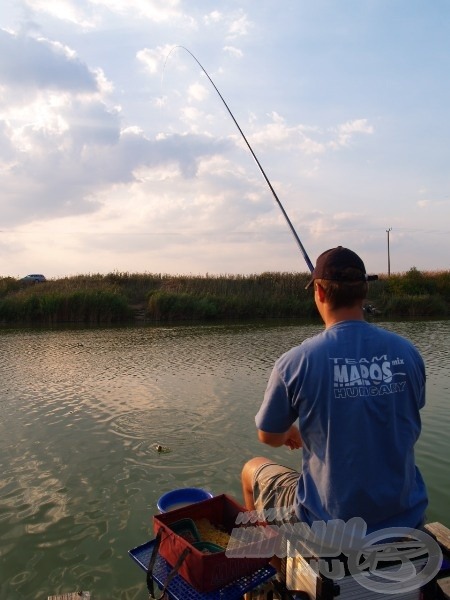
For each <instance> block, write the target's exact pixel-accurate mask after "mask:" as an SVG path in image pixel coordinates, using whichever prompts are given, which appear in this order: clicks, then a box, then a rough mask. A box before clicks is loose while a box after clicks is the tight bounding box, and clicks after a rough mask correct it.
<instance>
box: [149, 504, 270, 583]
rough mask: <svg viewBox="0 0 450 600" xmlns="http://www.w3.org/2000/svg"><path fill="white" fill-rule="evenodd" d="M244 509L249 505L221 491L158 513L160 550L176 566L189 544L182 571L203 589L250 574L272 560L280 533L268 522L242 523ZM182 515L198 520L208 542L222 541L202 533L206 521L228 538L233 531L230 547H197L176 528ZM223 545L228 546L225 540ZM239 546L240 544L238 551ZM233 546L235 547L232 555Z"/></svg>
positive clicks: (200, 531)
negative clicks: (204, 549)
mask: <svg viewBox="0 0 450 600" xmlns="http://www.w3.org/2000/svg"><path fill="white" fill-rule="evenodd" d="M243 513H248V511H247V509H246V508H245V507H243V506H242V505H241V504H239V503H238V502H237V501H236V500H235V499H234V498H232V497H231V496H228V495H227V494H221V495H219V496H214V497H213V498H211V499H208V500H203V501H200V502H196V503H195V504H191V505H188V506H184V507H182V508H179V509H176V510H173V511H169V512H167V513H163V514H159V515H154V517H153V526H154V532H155V535H158V533H161V543H160V547H159V554H160V555H161V556H162V557H163V558H164V559H165V560H166V561H167V562H168V563H169V565H171V566H172V567H173V566H174V565H175V563H176V562H177V560H178V558H179V557H180V555H181V553H182V552H183V551H184V550H185V549H186V548H189V552H188V554H187V556H186V557H185V559H184V561H183V562H182V564H181V566H180V568H179V571H178V573H179V574H180V575H181V576H182V577H183V579H185V580H186V581H187V582H188V583H189V584H190V585H191V586H192V587H193V588H194V589H196V590H197V591H199V592H210V591H213V590H216V589H219V588H222V587H224V586H225V585H227V584H228V583H231V582H233V581H236V580H237V579H240V578H241V577H242V576H245V575H250V574H251V573H254V572H255V571H257V570H258V569H260V568H261V567H263V566H265V565H267V564H268V563H269V561H270V559H271V557H272V555H271V554H270V552H271V549H272V548H273V547H274V546H273V541H274V540H273V538H274V536H275V537H277V533H276V532H275V531H273V530H272V529H271V528H270V527H268V526H267V525H266V523H261V522H257V523H242V521H244V522H245V519H242V514H243ZM182 519H192V520H193V521H194V523H195V525H196V527H197V529H198V531H199V533H200V536H201V541H204V542H210V543H215V544H218V540H217V539H216V538H214V539H205V538H204V537H202V523H203V525H205V523H209V524H210V525H211V528H210V532H218V534H225V536H222V537H225V538H227V537H228V536H230V534H232V533H233V536H232V537H231V545H230V544H228V546H227V547H228V551H226V548H224V550H223V551H222V552H208V553H204V552H202V551H201V550H199V549H198V548H196V547H194V546H193V545H192V543H190V542H189V541H188V540H187V539H185V538H184V537H182V536H180V535H179V534H178V533H176V532H175V531H174V529H173V528H172V525H174V528H175V529H177V527H176V524H177V522H179V521H181V520H182ZM242 527H245V528H246V529H245V532H243V531H242V529H241V528H242ZM236 528H239V530H237V529H236ZM203 529H204V528H203ZM236 532H237V533H236ZM239 533H241V534H242V533H243V535H239ZM219 537H220V535H219ZM219 545H221V546H222V547H224V544H223V543H221V544H219ZM236 547H238V550H237V551H236ZM230 550H232V552H231V556H230ZM233 552H234V554H235V555H234V556H233ZM227 554H228V556H227Z"/></svg>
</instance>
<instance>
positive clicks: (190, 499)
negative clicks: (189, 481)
mask: <svg viewBox="0 0 450 600" xmlns="http://www.w3.org/2000/svg"><path fill="white" fill-rule="evenodd" d="M212 497H213V495H212V494H211V492H207V491H206V490H203V489H202V488H192V487H189V488H179V489H176V490H172V491H170V492H166V493H165V494H163V495H162V496H161V498H160V499H159V500H158V502H157V504H156V506H157V507H158V510H159V512H160V513H166V512H168V511H169V510H175V509H177V508H181V507H183V506H187V505H188V504H194V503H195V502H201V501H202V500H209V499H210V498H212Z"/></svg>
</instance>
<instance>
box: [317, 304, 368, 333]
mask: <svg viewBox="0 0 450 600" xmlns="http://www.w3.org/2000/svg"><path fill="white" fill-rule="evenodd" d="M322 318H323V321H324V323H325V328H326V329H328V327H331V326H332V325H336V323H341V322H342V321H364V312H363V309H362V307H361V306H354V307H352V308H338V309H336V310H326V311H325V314H324V315H323V316H322Z"/></svg>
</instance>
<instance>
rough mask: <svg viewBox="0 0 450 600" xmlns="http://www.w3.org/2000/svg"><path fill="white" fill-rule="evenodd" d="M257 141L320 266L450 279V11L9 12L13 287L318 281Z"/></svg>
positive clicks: (267, 5) (130, 2)
mask: <svg viewBox="0 0 450 600" xmlns="http://www.w3.org/2000/svg"><path fill="white" fill-rule="evenodd" d="M197 61H198V62H197ZM201 67H203V69H204V70H203V69H202V68H201ZM205 71H206V72H207V73H208V75H209V77H210V78H211V79H212V81H213V82H214V84H215V86H216V88H217V90H218V92H220V94H221V96H222V98H223V101H222V99H221V98H220V96H219V94H218V93H217V91H216V90H215V89H214V87H213V84H212V83H211V82H210V80H209V79H208V77H207V76H206V74H205ZM224 102H225V103H226V104H227V105H228V108H229V110H230V111H231V113H232V115H233V116H234V118H235V120H236V122H237V124H238V125H239V128H240V129H241V131H242V134H241V133H240V131H239V129H238V127H237V126H236V123H235V122H234V121H233V119H232V117H231V115H230V113H229V112H228V110H227V108H226V106H225V105H224ZM244 136H245V138H246V139H247V141H248V143H249V145H250V147H251V148H252V150H253V152H254V153H255V156H256V157H257V159H258V161H259V163H260V165H261V168H262V170H263V171H264V173H265V174H266V177H267V179H268V181H269V182H270V184H271V186H272V188H273V190H274V192H275V194H276V196H277V198H278V200H279V202H280V203H281V205H282V207H283V208H284V210H285V211H286V214H287V215H288V218H289V219H290V221H291V223H292V226H293V228H294V230H295V232H296V235H297V236H298V239H299V240H300V241H301V244H302V245H303V247H304V249H305V251H306V254H307V256H308V257H309V258H310V260H311V261H312V262H313V263H314V262H315V260H316V258H317V256H318V255H319V254H320V253H321V252H323V251H324V250H326V249H328V248H332V247H334V246H337V245H343V246H346V247H349V248H351V249H352V250H355V251H356V252H357V253H358V254H359V255H360V256H361V257H362V258H363V260H364V262H365V264H366V269H367V271H368V272H369V273H378V274H386V273H387V272H388V264H389V266H390V271H391V273H397V272H405V271H408V270H409V269H411V268H412V267H415V268H416V269H419V270H421V271H440V270H447V269H449V268H450V264H449V263H450V260H449V257H450V243H449V239H450V143H449V139H450V2H448V0H433V2H430V1H429V0H339V1H338V0H257V1H255V0H240V1H234V0H221V1H218V0H1V5H0V174H1V177H0V182H1V188H0V276H3V277H5V276H12V277H22V276H24V275H26V274H29V273H43V274H44V275H45V276H47V277H48V278H57V277H66V276H72V275H80V274H96V273H103V274H106V273H111V272H122V273H123V272H126V273H161V274H174V275H177V274H188V275H189V274H190V275H206V274H210V275H211V274H215V275H226V274H228V275H231V274H242V275H247V274H256V273H262V272H267V271H271V272H274V271H275V272H307V271H308V267H307V261H306V260H305V258H304V256H303V255H302V252H301V251H300V249H299V246H298V244H297V241H296V239H295V236H294V235H293V234H292V232H291V230H290V228H289V226H288V223H287V221H286V219H285V217H284V216H283V213H282V211H281V209H280V206H279V205H278V203H277V201H276V199H275V197H274V195H273V194H272V191H271V189H270V187H269V185H268V183H267V181H266V180H265V178H264V176H263V174H262V172H261V170H260V169H259V167H258V164H257V163H256V161H255V160H254V158H253V156H252V154H251V152H250V150H249V148H248V147H247V145H246V143H245V140H244Z"/></svg>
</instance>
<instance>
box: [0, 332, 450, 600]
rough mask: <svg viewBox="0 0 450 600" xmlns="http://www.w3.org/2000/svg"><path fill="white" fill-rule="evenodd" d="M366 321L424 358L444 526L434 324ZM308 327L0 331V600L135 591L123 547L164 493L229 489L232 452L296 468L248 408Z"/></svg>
mask: <svg viewBox="0 0 450 600" xmlns="http://www.w3.org/2000/svg"><path fill="white" fill-rule="evenodd" d="M380 325H381V326H385V327H386V328H389V329H392V330H394V331H397V332H399V333H401V334H403V335H405V336H406V337H408V338H410V339H411V340H412V341H413V342H414V343H415V344H416V345H417V347H418V348H419V350H420V351H421V352H422V354H423V356H424V358H425V362H426V368H427V377H428V385H427V406H426V408H425V409H424V410H423V411H422V413H423V434H422V437H421V439H420V441H419V443H418V445H417V462H418V464H419V466H420V468H421V470H422V473H423V474H424V477H425V479H426V482H427V485H428V489H429V495H430V508H429V511H428V519H429V520H430V521H435V520H437V521H441V522H442V523H444V524H446V525H447V526H450V522H449V515H448V510H447V507H448V506H449V503H450V489H449V485H448V483H449V481H448V473H449V462H450V442H449V435H448V431H449V424H450V417H449V410H448V404H449V402H448V400H449V389H450V377H449V367H450V321H442V322H405V323H403V322H401V323H380ZM321 329H322V327H321V325H320V324H319V323H315V324H298V323H297V324H283V323H276V324H263V325H260V324H237V325H229V324H228V325H211V326H175V327H170V326H169V327H168V326H165V327H162V326H161V327H153V326H139V327H123V328H110V329H56V330H23V329H22V330H11V329H3V330H0V353H1V354H0V356H1V361H2V364H1V374H2V381H1V383H2V391H1V396H0V468H1V471H0V567H1V569H0V572H1V579H0V599H1V600H34V599H39V600H40V599H42V600H46V599H47V596H48V595H51V594H57V593H64V592H73V591H76V590H79V589H84V590H90V591H91V593H92V594H93V597H94V598H95V600H111V599H112V598H114V599H115V600H118V599H123V600H125V599H126V600H132V599H136V600H138V599H142V600H144V599H145V598H146V597H147V595H146V588H145V574H144V573H143V571H141V570H140V569H139V567H137V566H136V565H135V563H134V562H133V561H132V560H131V559H130V558H129V557H128V555H127V551H128V550H129V549H130V548H133V547H135V546H138V545H140V544H142V543H144V542H145V541H147V540H148V539H151V538H152V537H153V535H152V515H153V514H154V512H156V508H155V507H156V502H157V500H158V498H159V497H160V496H161V495H162V494H163V493H164V492H166V491H168V490H171V489H174V488H176V487H182V486H197V487H204V488H207V489H209V490H211V491H212V492H213V493H214V494H219V493H229V494H231V495H233V496H235V497H236V498H237V499H238V500H240V501H241V500H242V495H241V488H240V470H241V467H242V464H243V463H244V462H245V461H246V460H247V459H248V458H250V457H252V456H255V455H260V454H263V455H270V456H271V457H273V458H274V459H276V460H280V461H283V462H284V463H285V464H289V465H291V466H298V462H299V456H300V455H299V453H295V452H290V451H289V450H287V449H285V448H282V449H276V450H274V449H270V448H267V447H263V446H262V445H261V444H259V442H258V441H257V440H256V434H255V428H254V421H253V417H254V414H255V412H256V411H257V409H258V407H259V404H260V402H261V399H262V395H263V392H264V389H265V386H266V382H267V378H268V375H269V373H270V370H271V368H272V364H273V362H274V360H275V359H276V358H277V356H279V354H281V353H282V352H284V351H285V350H287V349H288V348H290V347H291V346H293V345H296V344H298V343H300V342H301V341H302V340H303V339H305V338H306V337H308V336H311V335H313V334H315V333H317V332H318V331H320V330H321ZM157 444H160V445H162V446H164V447H167V448H169V449H170V452H158V451H157V450H156V449H155V445H157ZM374 452H376V448H374Z"/></svg>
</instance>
